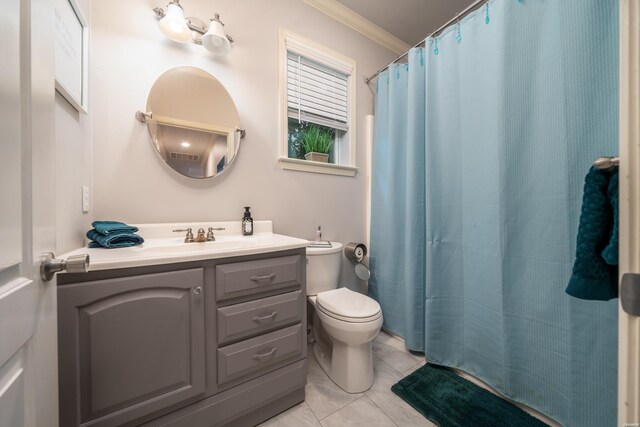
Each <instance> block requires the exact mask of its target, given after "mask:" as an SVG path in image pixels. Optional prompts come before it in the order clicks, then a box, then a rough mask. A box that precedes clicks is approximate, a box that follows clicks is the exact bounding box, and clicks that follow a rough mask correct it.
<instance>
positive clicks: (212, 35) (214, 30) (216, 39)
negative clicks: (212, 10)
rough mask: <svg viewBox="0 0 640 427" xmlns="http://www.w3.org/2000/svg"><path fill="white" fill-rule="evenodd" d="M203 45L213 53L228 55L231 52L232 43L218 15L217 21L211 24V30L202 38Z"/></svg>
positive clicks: (212, 21)
mask: <svg viewBox="0 0 640 427" xmlns="http://www.w3.org/2000/svg"><path fill="white" fill-rule="evenodd" d="M202 45H203V46H204V47H205V48H206V49H207V50H209V51H211V52H213V53H220V54H227V53H229V52H230V51H231V42H229V39H228V38H227V35H226V34H225V33H224V27H223V26H222V22H220V20H219V19H218V16H217V15H216V19H212V20H211V22H210V23H209V30H208V31H207V33H206V34H205V35H204V36H203V37H202Z"/></svg>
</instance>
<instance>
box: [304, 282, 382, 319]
mask: <svg viewBox="0 0 640 427" xmlns="http://www.w3.org/2000/svg"><path fill="white" fill-rule="evenodd" d="M316 304H317V305H318V306H319V307H320V308H321V309H322V311H324V312H325V313H326V314H328V315H332V314H335V315H337V316H340V317H342V318H347V319H365V318H370V317H375V316H377V315H378V314H379V313H380V304H378V303H377V302H376V301H375V300H374V299H373V298H369V297H368V296H366V295H362V294H360V293H358V292H354V291H351V290H349V289H347V288H338V289H334V290H331V291H327V292H320V293H319V294H318V296H317V298H316Z"/></svg>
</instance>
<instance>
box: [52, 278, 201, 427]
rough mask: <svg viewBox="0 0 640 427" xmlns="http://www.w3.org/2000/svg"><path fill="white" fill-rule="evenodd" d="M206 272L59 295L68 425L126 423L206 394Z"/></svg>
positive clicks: (70, 288)
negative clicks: (204, 296)
mask: <svg viewBox="0 0 640 427" xmlns="http://www.w3.org/2000/svg"><path fill="white" fill-rule="evenodd" d="M203 282H204V276H203V270H202V269H192V270H183V271H177V272H169V273H159V274H149V275H144V276H135V277H128V278H118V279H111V280H101V281H95V282H87V283H81V284H76V285H67V286H62V287H60V288H59V290H58V298H59V299H58V322H59V338H58V342H59V356H60V357H59V366H60V397H61V398H60V421H61V422H60V424H61V425H64V426H78V425H87V424H90V425H92V426H115V425H122V424H124V423H127V422H130V421H132V420H135V419H137V418H140V417H142V416H145V415H148V414H150V413H153V412H156V411H159V410H161V409H163V408H166V407H168V406H170V405H174V404H176V403H179V402H181V401H184V400H188V399H190V398H192V397H194V396H197V395H200V394H202V393H204V390H205V362H204V356H205V355H204V341H205V334H204V301H203V300H204V298H203V293H204V283H203Z"/></svg>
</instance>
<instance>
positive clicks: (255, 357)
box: [251, 347, 278, 360]
mask: <svg viewBox="0 0 640 427" xmlns="http://www.w3.org/2000/svg"><path fill="white" fill-rule="evenodd" d="M276 351H278V347H273V348H272V349H271V350H269V351H268V352H266V353H263V354H254V355H253V356H251V358H252V359H253V360H262V359H265V358H267V357H271V356H273V355H275V354H276Z"/></svg>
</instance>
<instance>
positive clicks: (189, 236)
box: [173, 227, 195, 243]
mask: <svg viewBox="0 0 640 427" xmlns="http://www.w3.org/2000/svg"><path fill="white" fill-rule="evenodd" d="M185 231H186V232H187V235H186V236H185V238H184V242H185V243H193V242H195V239H194V238H193V230H192V229H191V227H189V228H185V229H182V228H179V229H176V230H173V232H174V233H184V232H185Z"/></svg>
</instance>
